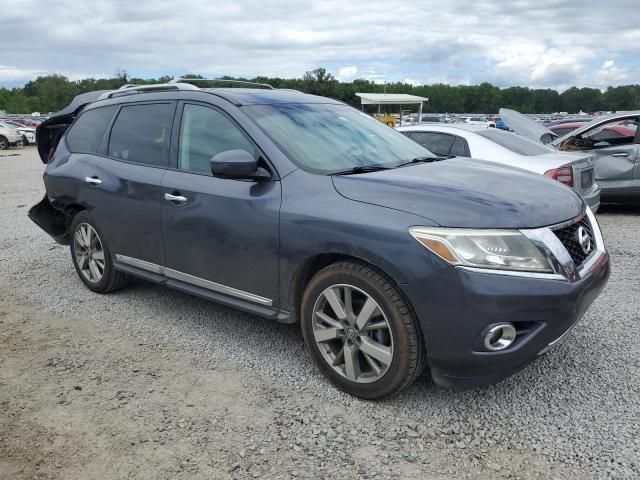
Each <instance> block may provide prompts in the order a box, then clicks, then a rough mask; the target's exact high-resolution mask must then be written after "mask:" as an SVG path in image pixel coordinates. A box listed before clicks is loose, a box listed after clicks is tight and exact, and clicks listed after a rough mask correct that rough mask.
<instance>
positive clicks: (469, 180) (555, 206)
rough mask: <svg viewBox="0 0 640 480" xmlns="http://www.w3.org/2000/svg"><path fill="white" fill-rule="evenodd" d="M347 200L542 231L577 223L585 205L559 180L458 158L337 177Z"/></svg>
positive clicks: (451, 222) (440, 219)
mask: <svg viewBox="0 0 640 480" xmlns="http://www.w3.org/2000/svg"><path fill="white" fill-rule="evenodd" d="M333 183H334V186H335V188H336V190H337V191H338V193H340V194H341V195H342V196H344V197H346V198H349V199H351V200H355V201H359V202H365V203H370V204H374V205H380V206H383V207H388V208H393V209H395V210H401V211H403V212H407V213H411V214H414V215H419V216H421V217H424V218H425V219H427V220H431V223H435V224H436V225H440V226H443V227H460V228H538V227H544V226H547V225H552V224H557V223H561V222H564V221H566V220H569V219H572V218H574V217H576V216H578V215H580V214H581V213H582V211H583V210H584V203H583V201H582V199H580V197H578V195H576V194H575V193H574V192H573V190H571V189H570V188H568V187H566V186H565V185H562V184H561V183H559V182H556V181H554V180H549V179H547V178H545V177H542V176H540V175H537V174H534V173H529V172H526V171H523V170H520V169H515V168H509V167H505V166H503V165H498V164H495V163H489V162H480V161H477V160H471V159H462V158H456V159H452V160H445V161H442V162H434V163H425V164H417V165H413V166H410V167H403V168H395V169H393V170H383V171H379V172H372V173H365V174H360V175H334V176H333Z"/></svg>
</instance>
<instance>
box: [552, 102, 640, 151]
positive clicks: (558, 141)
mask: <svg viewBox="0 0 640 480" xmlns="http://www.w3.org/2000/svg"><path fill="white" fill-rule="evenodd" d="M639 116H640V111H635V112H618V113H614V114H612V115H604V116H602V117H598V118H596V119H595V120H593V121H591V122H589V123H585V124H584V125H582V126H581V127H579V128H576V129H575V130H572V131H571V132H569V133H567V134H566V135H563V136H562V137H560V138H556V139H555V140H553V142H551V143H552V144H553V145H554V146H556V147H559V146H560V145H561V144H562V143H563V142H564V141H566V140H568V139H569V138H572V137H575V136H578V135H582V134H583V133H584V132H586V131H587V130H591V129H592V128H594V127H597V126H599V125H601V124H603V123H608V122H613V121H616V120H624V119H626V118H636V117H639Z"/></svg>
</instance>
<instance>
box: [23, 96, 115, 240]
mask: <svg viewBox="0 0 640 480" xmlns="http://www.w3.org/2000/svg"><path fill="white" fill-rule="evenodd" d="M103 93H105V91H96V92H89V93H85V94H82V95H78V96H77V97H75V98H74V99H73V101H72V102H71V103H70V104H69V105H68V106H66V107H65V108H63V109H62V110H60V111H59V112H57V113H56V114H55V115H53V116H52V117H51V118H48V119H47V120H45V121H44V122H42V123H41V124H40V125H39V126H38V128H37V132H36V142H37V148H38V155H39V156H40V160H42V163H44V164H48V163H51V162H52V161H53V160H54V156H55V155H56V150H57V149H58V145H59V144H60V141H61V139H62V138H63V136H64V134H65V132H66V131H67V130H68V129H69V127H70V126H71V124H72V123H73V121H74V120H75V118H76V117H77V116H78V115H79V114H80V112H82V111H83V109H84V108H85V107H86V106H87V105H89V104H91V103H93V102H95V101H96V100H98V98H99V97H100V95H102V94H103ZM61 149H62V150H64V152H60V154H61V155H65V153H66V155H69V152H68V151H66V149H65V148H61ZM48 177H49V173H48V172H47V171H45V173H44V183H45V186H46V187H47V189H46V190H47V194H45V196H44V198H43V199H42V200H41V201H40V202H39V203H38V204H36V205H34V206H33V207H31V209H30V210H29V218H30V219H31V220H33V221H34V222H35V223H36V225H38V226H39V227H40V228H42V229H43V230H44V231H45V232H47V233H48V234H49V235H51V237H52V238H53V239H54V240H55V241H56V242H58V243H60V244H63V245H68V244H69V235H68V229H69V224H70V222H71V219H72V218H73V215H74V214H75V213H76V212H77V211H78V210H82V209H83V208H84V207H83V206H81V205H78V204H76V203H72V202H71V201H70V200H69V199H67V200H66V201H65V199H64V198H55V194H54V193H53V192H55V191H56V189H55V185H50V182H49V178H48Z"/></svg>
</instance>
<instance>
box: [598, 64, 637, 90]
mask: <svg viewBox="0 0 640 480" xmlns="http://www.w3.org/2000/svg"><path fill="white" fill-rule="evenodd" d="M629 77H630V74H629V70H627V69H626V68H620V67H618V66H617V65H616V62H614V61H613V60H605V61H604V63H603V64H602V67H600V69H599V70H598V71H597V72H596V79H597V81H598V84H597V86H601V87H606V86H608V85H616V84H621V83H624V82H627V81H629Z"/></svg>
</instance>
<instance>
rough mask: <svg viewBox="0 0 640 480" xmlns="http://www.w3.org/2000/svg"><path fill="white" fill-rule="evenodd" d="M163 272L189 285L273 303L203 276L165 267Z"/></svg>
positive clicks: (252, 300) (268, 303)
mask: <svg viewBox="0 0 640 480" xmlns="http://www.w3.org/2000/svg"><path fill="white" fill-rule="evenodd" d="M164 274H165V275H166V276H167V277H169V278H173V279H175V280H180V281H181V282H185V283H190V284H191V285H195V286H196V287H202V288H206V289H207V290H213V291H214V292H219V293H224V294H225V295H230V296H232V297H238V298H242V299H244V300H249V301H250V302H254V303H259V304H261V305H267V306H269V307H270V306H271V305H272V304H273V302H272V301H271V300H270V299H268V298H264V297H261V296H259V295H254V294H253V293H249V292H245V291H243V290H238V289H237V288H233V287H229V286H227V285H222V284H220V283H216V282H211V281H209V280H205V279H204V278H200V277H194V276H193V275H189V274H188V273H183V272H179V271H177V270H172V269H170V268H165V269H164Z"/></svg>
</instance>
